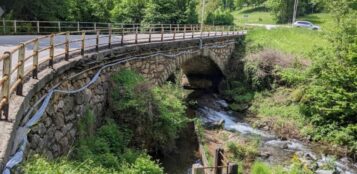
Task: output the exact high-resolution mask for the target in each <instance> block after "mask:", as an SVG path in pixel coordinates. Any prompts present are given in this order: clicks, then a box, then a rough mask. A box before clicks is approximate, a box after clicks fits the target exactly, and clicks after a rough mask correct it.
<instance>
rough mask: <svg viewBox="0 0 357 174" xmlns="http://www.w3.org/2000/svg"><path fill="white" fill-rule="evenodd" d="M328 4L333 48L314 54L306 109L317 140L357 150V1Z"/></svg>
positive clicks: (344, 0)
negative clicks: (331, 18)
mask: <svg viewBox="0 0 357 174" xmlns="http://www.w3.org/2000/svg"><path fill="white" fill-rule="evenodd" d="M326 5H327V7H328V9H329V11H330V13H331V14H332V16H333V18H334V20H335V27H334V28H335V29H334V30H333V31H332V32H330V33H329V37H330V40H331V42H332V43H333V49H332V50H331V49H322V50H319V51H317V52H315V53H314V54H313V57H314V63H313V67H312V68H311V70H310V76H311V77H310V78H311V79H310V80H311V83H310V84H309V85H308V86H306V89H305V94H304V97H303V99H302V103H303V110H304V111H305V113H306V115H307V116H309V118H310V120H311V122H312V123H313V124H314V125H315V126H316V129H315V131H316V133H315V135H317V137H318V138H316V139H321V138H323V139H324V140H328V141H334V142H336V143H338V144H341V145H348V146H349V147H350V150H352V151H354V152H357V143H356V142H357V117H356V115H357V85H356V84H357V76H356V74H357V61H356V60H357V37H356V36H357V31H356V26H357V21H356V18H357V11H356V10H357V0H327V2H326Z"/></svg>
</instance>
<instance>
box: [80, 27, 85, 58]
mask: <svg viewBox="0 0 357 174" xmlns="http://www.w3.org/2000/svg"><path fill="white" fill-rule="evenodd" d="M85 40H86V32H85V31H82V44H81V55H82V56H83V55H84V49H85Z"/></svg>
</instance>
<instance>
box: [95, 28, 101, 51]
mask: <svg viewBox="0 0 357 174" xmlns="http://www.w3.org/2000/svg"><path fill="white" fill-rule="evenodd" d="M99 35H100V30H97V36H96V38H95V50H96V51H97V52H98V51H99Z"/></svg>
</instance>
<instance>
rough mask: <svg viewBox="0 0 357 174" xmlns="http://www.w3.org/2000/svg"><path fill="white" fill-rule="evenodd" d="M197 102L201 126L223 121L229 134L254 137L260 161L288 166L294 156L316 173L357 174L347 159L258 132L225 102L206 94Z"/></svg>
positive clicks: (299, 142) (356, 170)
mask: <svg viewBox="0 0 357 174" xmlns="http://www.w3.org/2000/svg"><path fill="white" fill-rule="evenodd" d="M196 100H197V102H198V109H197V110H196V113H197V115H198V116H199V117H200V118H201V120H202V122H203V123H204V124H206V125H207V124H212V123H217V122H220V121H221V122H222V120H224V129H225V130H228V131H230V132H237V133H239V134H240V135H242V136H244V137H248V138H249V137H254V138H259V139H260V148H259V149H260V153H261V154H262V153H265V154H268V155H267V156H265V157H259V160H261V161H263V162H266V163H269V164H274V165H283V166H288V165H289V163H290V161H291V159H292V158H293V156H294V154H296V155H297V156H298V157H299V159H301V160H303V161H304V162H305V163H306V164H309V165H310V166H311V168H314V170H316V173H323V172H332V171H333V172H335V173H341V174H357V164H356V163H353V162H352V160H350V159H349V158H346V157H345V158H338V159H336V158H334V157H333V156H330V155H326V154H324V153H323V152H322V151H321V149H319V147H315V146H313V145H309V144H305V143H304V142H301V141H299V140H295V139H288V140H282V139H279V138H278V137H277V136H276V135H274V134H273V133H270V132H265V131H261V130H259V129H256V128H253V127H252V126H251V125H249V124H248V123H245V122H244V121H243V119H239V116H237V114H235V113H233V112H232V111H229V109H228V104H227V102H226V101H224V100H222V99H220V98H219V97H217V96H215V95H212V94H207V95H203V96H201V97H199V98H197V99H196ZM327 165H328V166H331V165H332V166H333V168H334V169H330V170H323V169H322V168H321V166H327Z"/></svg>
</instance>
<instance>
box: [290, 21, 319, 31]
mask: <svg viewBox="0 0 357 174" xmlns="http://www.w3.org/2000/svg"><path fill="white" fill-rule="evenodd" d="M293 26H294V27H302V28H308V29H311V30H320V27H319V26H317V25H314V24H313V23H311V22H309V21H296V22H295V23H294V24H293Z"/></svg>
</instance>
